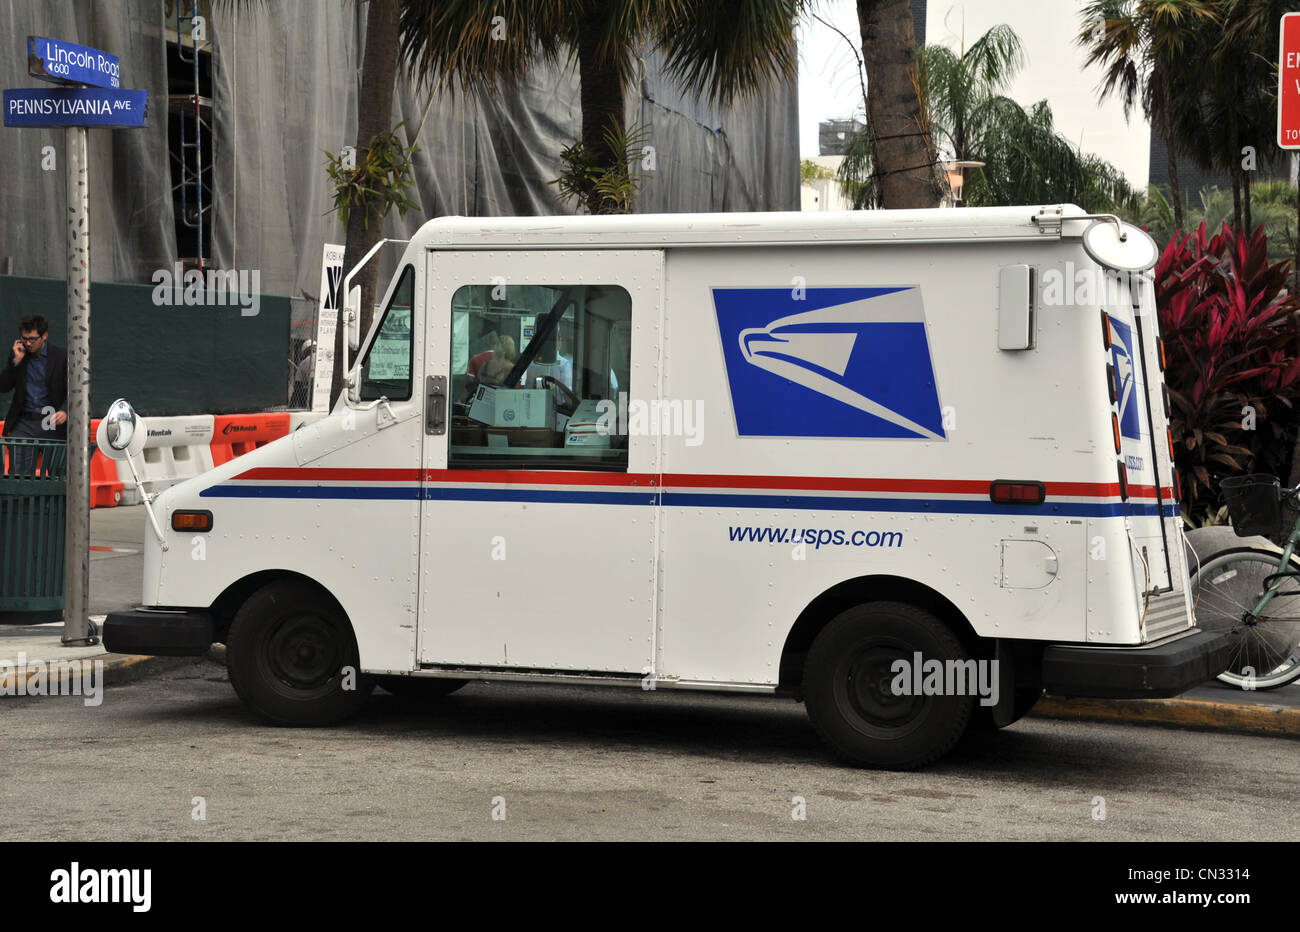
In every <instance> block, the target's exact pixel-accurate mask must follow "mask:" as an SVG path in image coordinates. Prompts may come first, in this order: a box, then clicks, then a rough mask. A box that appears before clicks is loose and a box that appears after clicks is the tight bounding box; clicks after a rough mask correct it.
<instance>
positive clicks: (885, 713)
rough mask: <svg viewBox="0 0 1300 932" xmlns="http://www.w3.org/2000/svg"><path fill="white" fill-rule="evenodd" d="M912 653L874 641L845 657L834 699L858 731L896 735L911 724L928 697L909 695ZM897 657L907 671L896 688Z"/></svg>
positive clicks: (892, 645)
mask: <svg viewBox="0 0 1300 932" xmlns="http://www.w3.org/2000/svg"><path fill="white" fill-rule="evenodd" d="M913 654H914V651H913V649H912V648H909V647H907V646H906V645H901V644H893V643H875V644H867V645H863V646H862V647H861V648H859V649H858V650H857V651H855V652H854V653H853V654H852V655H851V656H850V657H848V658H847V659H846V661H845V663H844V665H843V666H842V667H841V669H842V670H843V673H844V675H843V678H842V679H841V681H840V682H841V688H840V689H837V690H836V697H835V698H836V702H837V704H839V705H840V706H841V708H842V711H844V712H847V713H849V714H848V715H847V716H846V718H848V719H849V720H851V721H853V722H854V726H855V727H856V728H857V729H858V730H859V731H862V732H864V733H866V734H873V735H882V736H889V737H898V736H899V735H900V734H903V733H906V732H907V731H910V730H911V727H912V726H914V724H915V723H916V721H917V719H918V718H919V717H920V715H921V713H922V711H923V710H924V709H925V708H926V707H927V706H928V704H929V697H927V696H917V695H911V692H912V690H911V686H912V684H913V682H914V678H913V676H912V675H911V673H910V671H911V665H912V662H913ZM898 660H904V661H906V663H907V665H908V666H907V670H908V671H909V672H908V673H907V674H906V675H905V677H904V679H903V680H902V682H901V683H900V687H901V688H900V689H898V690H895V689H894V682H895V680H897V679H898V674H896V673H895V672H894V671H893V665H894V663H895V661H898Z"/></svg>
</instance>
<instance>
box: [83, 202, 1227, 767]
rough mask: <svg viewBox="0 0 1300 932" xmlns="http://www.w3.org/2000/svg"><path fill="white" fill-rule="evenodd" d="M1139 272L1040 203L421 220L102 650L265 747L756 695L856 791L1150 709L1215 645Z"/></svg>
mask: <svg viewBox="0 0 1300 932" xmlns="http://www.w3.org/2000/svg"><path fill="white" fill-rule="evenodd" d="M1156 256H1157V250H1156V249H1155V246H1154V244H1153V243H1152V242H1151V240H1150V238H1149V237H1148V236H1146V234H1145V233H1143V232H1142V231H1141V230H1138V229H1136V228H1134V227H1132V226H1129V225H1126V224H1123V223H1121V222H1120V221H1119V220H1118V219H1116V218H1114V217H1109V216H1091V215H1087V214H1085V213H1084V212H1083V211H1082V210H1080V209H1079V208H1077V207H1072V206H1053V207H1042V208H1039V207H1023V208H1021V207H1014V208H996V209H962V210H933V211H877V212H854V213H815V214H800V213H770V214H707V215H704V214H699V215H670V216H598V217H527V218H501V219H496V218H462V217H444V218H440V219H437V220H433V221H430V222H429V223H427V224H425V225H424V226H423V227H422V228H421V229H420V231H419V233H418V234H417V235H416V236H415V238H414V239H413V240H411V241H410V243H409V245H407V246H406V247H405V250H404V253H403V255H402V257H401V259H400V262H399V263H398V265H397V271H396V273H395V275H394V277H393V279H392V282H391V284H389V285H388V286H387V289H386V292H385V293H384V294H383V295H382V298H381V299H380V300H379V302H378V310H377V312H376V315H375V320H374V324H373V326H372V327H371V329H370V332H369V333H368V334H366V335H365V337H364V339H362V338H360V335H359V334H358V335H356V336H357V345H358V346H359V352H358V353H357V355H356V360H355V363H354V364H353V365H350V366H349V376H348V388H347V390H346V391H345V392H344V394H343V396H342V397H341V398H340V399H339V402H338V404H337V405H336V406H335V407H334V409H333V411H332V412H331V413H330V414H329V416H328V417H326V418H325V419H323V420H320V421H318V422H316V423H313V424H311V425H309V426H305V427H303V428H301V429H299V430H297V431H296V432H294V433H293V434H292V435H291V436H289V437H285V438H283V439H281V440H278V441H275V442H274V443H271V444H268V445H266V446H264V447H262V448H260V449H257V450H255V451H253V452H251V453H248V454H247V455H245V456H241V457H239V458H237V459H235V460H232V461H230V462H228V463H226V464H224V465H222V466H219V467H217V468H216V469H213V470H211V471H209V472H207V473H204V474H202V475H200V476H198V477H196V478H193V479H190V480H189V481H187V482H184V483H182V484H180V485H177V486H175V487H173V488H171V489H169V490H167V491H165V492H163V493H162V494H161V495H160V496H158V497H157V499H156V501H154V502H153V504H152V509H153V514H156V516H157V517H156V518H152V517H151V520H153V521H154V526H155V528H156V533H155V534H154V536H153V537H152V538H151V539H150V541H149V544H148V546H147V550H146V554H145V570H144V592H143V599H142V605H141V606H140V607H139V608H138V609H136V610H133V611H127V612H117V613H114V614H112V615H111V616H109V618H108V619H107V621H106V623H105V628H104V635H105V642H106V644H107V646H108V648H109V649H110V650H113V651H122V652H126V653H133V654H198V653H201V652H203V651H205V650H207V649H208V648H209V647H210V645H211V644H212V643H213V642H214V641H215V642H224V643H225V644H226V645H227V658H228V664H229V669H230V677H231V682H232V683H233V685H234V688H235V690H236V691H237V692H238V694H239V695H240V697H241V698H242V699H243V700H244V701H245V702H246V703H247V704H248V705H249V706H251V707H252V709H254V710H256V711H257V712H258V713H260V714H261V715H262V716H264V717H265V718H267V719H269V720H271V721H273V722H277V723H282V724H289V725H298V724H316V723H325V722H332V721H336V720H339V719H341V718H343V717H345V716H346V715H348V714H349V713H352V712H354V711H356V710H357V709H358V708H359V707H360V705H361V704H362V703H364V702H365V700H366V696H367V694H368V693H369V692H370V690H371V688H372V687H373V686H374V684H375V683H376V682H378V683H380V684H382V685H384V686H386V687H387V688H389V689H391V690H392V691H395V692H399V691H406V690H414V689H422V690H425V691H427V692H429V693H434V694H437V693H446V692H450V691H451V690H453V689H455V688H457V687H458V686H460V685H463V684H464V683H465V682H467V681H471V680H508V681H527V682H535V683H548V682H549V683H579V684H607V685H621V686H627V687H631V688H637V689H654V690H666V689H688V690H718V691H732V692H740V693H755V694H777V695H783V696H789V697H792V698H795V699H800V700H802V701H803V702H805V703H806V705H807V709H808V712H809V715H810V718H811V720H812V722H813V724H814V726H815V727H816V729H817V731H818V732H819V733H820V734H821V735H822V737H823V738H824V739H825V740H826V741H827V743H828V744H829V745H830V746H831V747H832V748H833V749H834V750H835V751H837V752H838V753H839V754H840V755H841V756H842V757H844V758H845V759H847V760H848V761H850V762H853V763H857V764H863V765H868V766H878V767H891V768H908V767H916V766H920V765H923V764H925V763H927V762H929V761H932V760H934V759H936V758H937V757H939V756H940V755H942V754H944V753H945V752H946V751H947V750H948V749H949V748H951V747H952V745H953V744H954V742H956V740H957V739H958V737H959V736H960V735H961V734H962V732H963V731H964V730H965V729H966V728H967V727H968V726H972V725H973V726H976V727H987V728H993V727H1000V726H1005V725H1007V724H1009V723H1010V722H1012V721H1014V720H1015V719H1016V718H1018V717H1019V716H1021V715H1023V714H1024V713H1025V712H1026V711H1027V710H1028V709H1029V707H1030V706H1032V705H1033V703H1034V702H1035V700H1036V699H1037V698H1038V696H1039V695H1040V694H1041V693H1042V692H1043V691H1044V689H1046V690H1047V691H1048V692H1050V693H1053V694H1056V695H1063V696H1092V697H1115V698H1127V697H1143V696H1146V697H1153V696H1173V695H1176V694H1178V693H1180V692H1182V691H1184V690H1186V689H1188V688H1190V687H1192V686H1194V685H1196V684H1198V683H1201V682H1203V681H1205V680H1208V679H1210V678H1212V677H1214V676H1215V675H1216V674H1218V673H1219V672H1220V671H1221V670H1223V669H1224V668H1225V667H1226V666H1227V662H1228V658H1227V655H1226V652H1227V650H1228V645H1227V642H1226V641H1225V640H1224V639H1223V638H1221V637H1218V636H1214V635H1211V634H1210V633H1208V632H1202V631H1200V630H1198V629H1197V628H1196V627H1195V624H1194V620H1193V606H1192V602H1191V599H1190V596H1189V588H1188V585H1187V579H1188V568H1187V566H1186V565H1185V557H1184V548H1183V537H1182V527H1181V519H1180V515H1179V506H1178V502H1177V499H1176V491H1175V490H1176V488H1177V482H1176V480H1175V477H1174V475H1173V462H1172V456H1171V454H1172V449H1171V447H1172V437H1171V435H1170V431H1169V420H1168V414H1169V408H1168V401H1167V397H1166V394H1165V387H1164V379H1163V375H1162V366H1163V355H1164V354H1163V349H1162V346H1161V342H1160V337H1159V332H1158V325H1157V316H1156V308H1155V306H1154V299H1153V291H1152V284H1151V281H1150V273H1149V271H1148V270H1149V269H1150V268H1151V266H1152V265H1153V264H1154V262H1155V259H1156ZM132 425H136V426H138V423H137V420H136V419H135V418H134V412H131V411H130V409H129V405H127V404H122V405H120V406H119V410H118V411H117V412H116V414H115V415H114V416H112V417H110V418H108V419H106V421H105V426H106V428H111V430H112V432H113V436H110V437H108V438H107V440H108V442H109V446H110V447H112V448H114V449H116V448H118V447H125V449H123V450H120V451H118V453H117V455H125V454H128V453H129V452H130V449H129V446H130V445H129V443H128V442H127V438H128V437H129V434H130V433H131V428H132ZM114 437H116V440H114Z"/></svg>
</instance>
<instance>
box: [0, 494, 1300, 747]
mask: <svg viewBox="0 0 1300 932" xmlns="http://www.w3.org/2000/svg"><path fill="white" fill-rule="evenodd" d="M147 522H148V518H147V517H146V515H145V511H144V506H142V505H134V506H129V507H118V508H96V509H94V510H93V511H91V513H90V543H91V548H92V549H91V562H90V612H91V617H92V619H93V620H94V621H96V623H99V622H102V621H103V616H104V614H105V613H107V612H110V611H117V610H120V609H124V608H130V607H132V606H133V605H136V604H138V603H139V601H140V595H141V589H140V584H141V581H140V577H141V572H142V570H143V566H144V556H143V550H144V540H145V535H146V534H148V533H152V531H150V530H149V529H148V525H147ZM1188 537H1189V539H1190V540H1191V542H1192V545H1193V546H1194V547H1195V548H1196V549H1197V551H1199V553H1200V554H1201V556H1202V557H1205V556H1207V555H1208V554H1211V553H1214V552H1216V551H1218V550H1223V549H1227V548H1229V547H1237V546H1255V545H1262V546H1272V545H1271V544H1269V542H1268V541H1266V540H1264V539H1263V538H1247V539H1241V538H1238V537H1235V536H1234V535H1233V533H1232V531H1231V529H1229V528H1205V529H1202V530H1198V531H1193V532H1191V533H1190V534H1189V535H1188ZM62 633H63V624H62V622H58V621H55V622H50V623H47V624H40V625H28V626H14V625H0V665H6V666H5V669H14V668H16V667H17V666H18V665H19V662H20V660H21V661H25V662H26V663H27V665H28V671H29V676H30V671H31V670H32V669H33V666H32V665H34V664H37V663H39V664H41V669H42V670H43V672H42V675H43V676H53V668H52V667H51V665H52V664H58V663H59V662H61V661H62V662H69V661H84V660H89V661H92V662H93V661H95V660H100V661H101V662H102V663H103V678H104V679H103V682H104V683H105V684H107V685H114V684H115V683H121V682H125V681H128V680H131V679H134V678H136V677H139V676H143V675H147V674H149V673H150V672H152V671H154V670H157V669H165V668H168V667H171V666H175V665H178V664H184V663H189V662H191V658H187V657H180V658H175V657H134V656H129V655H125V654H110V653H107V652H106V651H105V650H104V648H103V646H102V645H100V646H95V647H76V648H70V647H64V646H63V645H62V643H61V641H60V638H61V635H62ZM1031 714H1032V715H1035V716H1042V717H1047V718H1063V719H1083V720H1089V721H1109V722H1130V723H1137V724H1147V725H1172V726H1177V727H1184V728H1209V729H1218V730H1223V731H1236V732H1246V733H1250V734H1262V735H1279V736H1289V737H1300V682H1297V683H1292V684H1291V685H1289V686H1283V687H1282V688H1280V689H1274V690H1268V691H1257V692H1246V691H1243V690H1240V689H1235V688H1233V687H1230V686H1226V685H1224V684H1222V683H1218V682H1217V681H1215V682H1210V683H1207V684H1205V685H1203V686H1200V687H1197V688H1196V689H1193V690H1191V691H1189V692H1187V693H1184V694H1183V695H1182V696H1179V697H1178V698H1176V699H1127V700H1109V699H1060V698H1057V697H1054V696H1046V697H1044V698H1043V699H1041V700H1040V701H1039V703H1038V705H1037V706H1036V707H1035V708H1034V710H1033V712H1032V713H1031Z"/></svg>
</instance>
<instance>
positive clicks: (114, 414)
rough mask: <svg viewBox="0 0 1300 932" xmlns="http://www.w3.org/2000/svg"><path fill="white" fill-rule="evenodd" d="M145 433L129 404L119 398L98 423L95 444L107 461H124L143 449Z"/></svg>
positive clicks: (137, 416) (141, 423) (140, 420)
mask: <svg viewBox="0 0 1300 932" xmlns="http://www.w3.org/2000/svg"><path fill="white" fill-rule="evenodd" d="M147 433H148V432H147V431H146V430H145V426H144V421H143V420H142V419H141V418H140V416H139V415H137V414H136V413H135V409H134V408H132V407H131V403H130V402H129V401H127V400H126V399H125V398H119V399H117V401H115V402H113V403H112V404H111V405H109V408H108V413H107V414H105V415H104V419H103V420H102V421H100V422H99V430H98V431H97V432H96V434H95V444H96V445H97V446H98V447H99V449H100V450H102V451H103V452H104V455H105V456H107V457H108V458H109V459H114V460H121V459H126V458H127V457H128V456H130V455H132V454H134V453H139V452H140V450H141V449H143V448H144V441H145V438H146V435H147Z"/></svg>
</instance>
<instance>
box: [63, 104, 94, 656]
mask: <svg viewBox="0 0 1300 932" xmlns="http://www.w3.org/2000/svg"><path fill="white" fill-rule="evenodd" d="M63 139H64V149H65V151H66V155H65V156H64V166H65V171H66V173H67V198H68V206H67V211H66V214H65V216H66V218H67V224H68V400H67V409H68V422H67V429H68V498H67V502H68V523H67V536H66V540H65V547H66V549H65V550H64V564H63V567H64V570H63V571H64V584H65V586H66V588H65V593H66V594H65V598H64V609H63V643H64V644H95V643H98V638H95V637H93V636H92V635H91V631H90V618H89V605H88V593H89V591H90V209H89V197H88V182H89V173H88V172H87V171H86V128H85V127H84V126H68V127H65V128H64V130H63Z"/></svg>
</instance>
